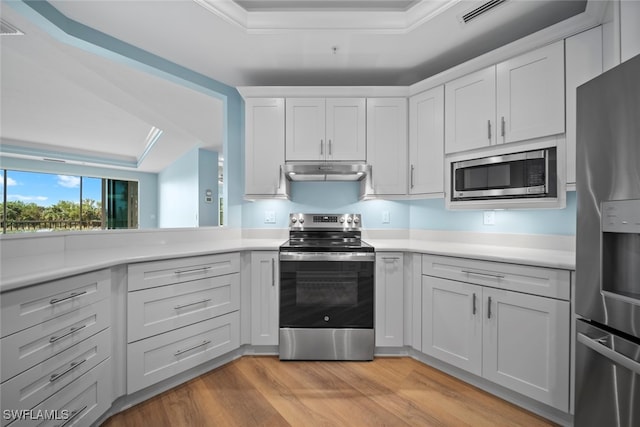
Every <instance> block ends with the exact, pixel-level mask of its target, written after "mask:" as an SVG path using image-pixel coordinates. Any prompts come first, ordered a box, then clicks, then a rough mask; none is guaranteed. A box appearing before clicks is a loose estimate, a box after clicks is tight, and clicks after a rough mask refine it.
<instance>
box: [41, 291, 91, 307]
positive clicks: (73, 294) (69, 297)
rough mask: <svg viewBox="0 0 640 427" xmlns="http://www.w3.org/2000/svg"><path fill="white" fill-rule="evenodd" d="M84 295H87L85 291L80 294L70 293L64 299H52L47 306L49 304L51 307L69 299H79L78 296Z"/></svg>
mask: <svg viewBox="0 0 640 427" xmlns="http://www.w3.org/2000/svg"><path fill="white" fill-rule="evenodd" d="M86 293H87V291H82V292H71V294H70V295H69V296H68V297H64V298H54V299H52V300H51V301H49V304H51V305H53V304H57V303H59V302H62V301H66V300H68V299H71V298H75V297H79V296H80V295H84V294H86Z"/></svg>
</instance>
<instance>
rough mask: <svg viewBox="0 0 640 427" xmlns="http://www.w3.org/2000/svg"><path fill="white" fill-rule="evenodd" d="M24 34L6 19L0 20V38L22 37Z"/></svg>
mask: <svg viewBox="0 0 640 427" xmlns="http://www.w3.org/2000/svg"><path fill="white" fill-rule="evenodd" d="M22 35H24V33H23V32H22V31H20V30H19V29H17V28H16V27H14V26H13V25H11V24H9V23H8V22H7V21H5V20H4V19H0V36H22Z"/></svg>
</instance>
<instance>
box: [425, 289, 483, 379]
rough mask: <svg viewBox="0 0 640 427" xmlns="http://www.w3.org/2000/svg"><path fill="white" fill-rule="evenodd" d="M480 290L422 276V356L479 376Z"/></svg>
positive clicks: (480, 359)
mask: <svg viewBox="0 0 640 427" xmlns="http://www.w3.org/2000/svg"><path fill="white" fill-rule="evenodd" d="M481 301H482V287H481V286H477V285H471V284H468V283H462V282H455V281H453V280H446V279H440V278H436V277H431V276H422V310H423V312H422V352H423V353H426V354H428V355H430V356H433V357H436V358H438V359H440V360H443V361H445V362H447V363H449V364H451V365H453V366H457V367H458V368H461V369H464V370H466V371H469V372H472V373H474V374H476V375H481V374H482V306H481Z"/></svg>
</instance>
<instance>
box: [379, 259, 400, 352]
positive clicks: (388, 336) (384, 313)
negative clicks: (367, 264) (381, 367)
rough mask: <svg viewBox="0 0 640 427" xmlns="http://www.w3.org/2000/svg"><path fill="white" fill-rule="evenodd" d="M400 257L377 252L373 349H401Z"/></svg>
mask: <svg viewBox="0 0 640 427" xmlns="http://www.w3.org/2000/svg"><path fill="white" fill-rule="evenodd" d="M403 255H404V254H402V253H401V252H378V253H377V254H376V276H375V277H376V278H375V301H376V303H375V342H376V344H375V345H376V347H402V345H403V341H404V336H403V333H404V327H403V325H404V314H403V313H404V310H403V305H404V293H403V290H404V267H403V266H404V257H403Z"/></svg>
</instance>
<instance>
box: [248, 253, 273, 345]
mask: <svg viewBox="0 0 640 427" xmlns="http://www.w3.org/2000/svg"><path fill="white" fill-rule="evenodd" d="M279 278H280V272H279V268H278V252H277V251H268V252H252V253H251V344H252V345H278V342H279V336H278V331H279V323H278V322H279V313H278V308H279V306H280V300H279V298H280V284H279V282H280V280H279Z"/></svg>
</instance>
